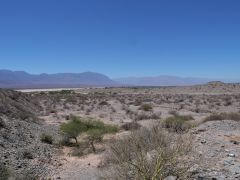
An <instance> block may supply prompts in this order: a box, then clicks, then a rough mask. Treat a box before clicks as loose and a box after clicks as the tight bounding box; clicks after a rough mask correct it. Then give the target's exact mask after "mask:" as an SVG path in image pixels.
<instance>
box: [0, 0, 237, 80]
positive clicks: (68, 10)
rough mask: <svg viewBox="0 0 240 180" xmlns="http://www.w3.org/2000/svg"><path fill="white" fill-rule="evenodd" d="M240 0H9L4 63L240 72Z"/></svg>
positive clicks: (197, 73)
mask: <svg viewBox="0 0 240 180" xmlns="http://www.w3.org/2000/svg"><path fill="white" fill-rule="evenodd" d="M239 9H240V1H239V0H181V1H180V0H34V1H33V0H28V1H27V0H21V1H20V0H3V1H1V2H0V69H11V70H25V71H27V72H30V73H42V72H45V73H56V72H83V71H95V72H100V73H104V74H106V75H108V76H110V77H124V76H155V75H162V74H164V75H178V76H191V77H209V78H238V79H239V77H240V70H239V69H240V68H239V67H240V11H239Z"/></svg>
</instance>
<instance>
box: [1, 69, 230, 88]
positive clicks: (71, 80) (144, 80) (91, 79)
mask: <svg viewBox="0 0 240 180" xmlns="http://www.w3.org/2000/svg"><path fill="white" fill-rule="evenodd" d="M215 80H219V79H207V78H184V77H178V76H157V77H128V78H117V79H111V78H109V77H107V76H106V75H104V74H100V73H95V72H83V73H57V74H39V75H36V74H29V73H26V72H24V71H10V70H0V88H14V89H23V88H74V87H110V86H187V85H197V84H205V83H208V82H210V81H215ZM225 82H232V81H230V80H226V81H225Z"/></svg>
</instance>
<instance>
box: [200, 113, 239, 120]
mask: <svg viewBox="0 0 240 180" xmlns="http://www.w3.org/2000/svg"><path fill="white" fill-rule="evenodd" d="M221 120H234V121H240V113H215V114H211V115H210V116H208V117H206V118H205V119H204V120H203V122H207V121H221Z"/></svg>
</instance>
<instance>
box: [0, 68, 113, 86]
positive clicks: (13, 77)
mask: <svg viewBox="0 0 240 180" xmlns="http://www.w3.org/2000/svg"><path fill="white" fill-rule="evenodd" d="M114 85H116V83H115V82H114V81H113V80H111V79H110V78H108V77H107V76H105V75H103V74H99V73H94V72H84V73H58V74H40V75H33V74H28V73H26V72H23V71H9V70H0V88H60V87H84V86H114Z"/></svg>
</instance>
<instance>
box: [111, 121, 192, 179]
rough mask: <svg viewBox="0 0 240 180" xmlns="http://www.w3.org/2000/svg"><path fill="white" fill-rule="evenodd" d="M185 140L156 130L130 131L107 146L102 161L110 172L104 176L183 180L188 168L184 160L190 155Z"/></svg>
mask: <svg viewBox="0 0 240 180" xmlns="http://www.w3.org/2000/svg"><path fill="white" fill-rule="evenodd" d="M188 140H189V139H188ZM188 140H186V137H184V138H183V137H182V136H180V135H173V134H169V133H167V132H164V131H163V130H162V129H161V128H160V127H159V126H155V127H153V128H151V129H146V128H143V129H141V130H138V131H134V132H133V133H132V134H131V135H130V136H128V137H126V138H124V139H120V140H118V141H117V142H115V143H114V144H111V145H110V150H109V152H108V153H107V157H106V158H107V161H108V162H110V163H112V165H111V166H112V169H111V170H110V173H109V174H108V175H107V176H108V177H110V179H111V178H112V179H115V178H119V179H151V180H163V179H165V178H166V177H168V176H171V175H172V176H176V177H180V178H181V179H186V178H187V176H188V173H187V170H188V168H189V166H188V164H187V163H186V161H185V160H184V156H187V155H189V153H190V151H191V143H190V142H191V141H190V140H189V141H188ZM180 157H181V158H180Z"/></svg>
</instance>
